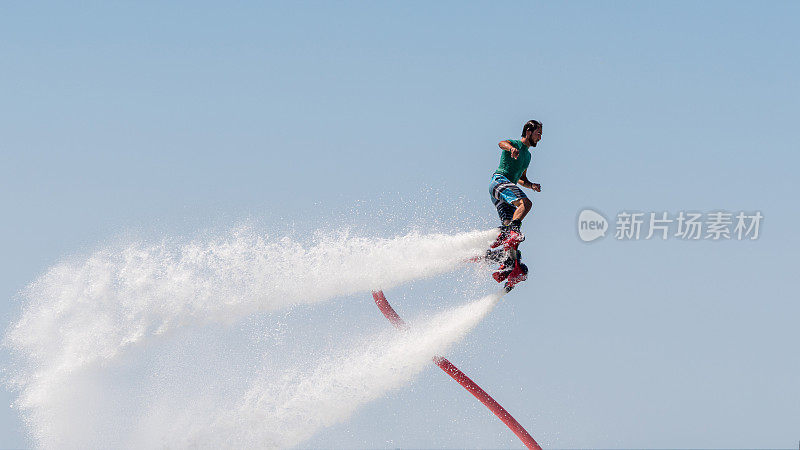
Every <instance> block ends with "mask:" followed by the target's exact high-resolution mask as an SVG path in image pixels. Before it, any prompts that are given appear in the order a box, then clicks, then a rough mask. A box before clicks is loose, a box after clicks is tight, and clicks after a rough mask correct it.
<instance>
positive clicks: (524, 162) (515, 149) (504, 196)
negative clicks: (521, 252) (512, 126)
mask: <svg viewBox="0 0 800 450" xmlns="http://www.w3.org/2000/svg"><path fill="white" fill-rule="evenodd" d="M541 139H542V123H541V122H539V121H536V120H530V121H528V122H526V123H525V125H524V126H523V127H522V139H521V140H513V139H508V140H505V141H502V142H500V143H499V144H498V145H499V146H500V148H501V149H502V152H501V153H500V166H499V167H498V168H497V170H496V171H495V172H494V174H492V182H491V184H490V185H489V194H490V195H491V196H492V202H493V203H494V206H495V207H496V208H497V213H498V214H499V215H500V220H501V221H502V223H503V226H502V227H500V236H499V237H498V243H503V244H505V245H506V246H510V247H514V248H516V246H517V245H518V244H519V243H520V242H522V241H523V240H525V236H524V235H523V234H522V232H520V229H519V228H520V226H521V225H522V219H523V218H525V216H526V215H527V214H528V212H529V211H530V210H531V206H532V203H531V201H530V200H529V199H528V197H527V196H526V195H525V194H524V193H523V192H522V189H520V188H519V187H518V186H517V183H519V184H520V185H521V186H522V187H526V188H528V189H532V190H534V191H536V192H541V190H542V187H541V185H539V184H538V183H531V182H530V180H528V165H529V164H530V162H531V152H530V150H528V149H529V148H530V147H536V144H537V143H539V140H541Z"/></svg>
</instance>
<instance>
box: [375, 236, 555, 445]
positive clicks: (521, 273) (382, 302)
mask: <svg viewBox="0 0 800 450" xmlns="http://www.w3.org/2000/svg"><path fill="white" fill-rule="evenodd" d="M518 244H519V242H517V243H516V244H514V245H512V246H511V247H513V248H510V247H509V246H505V247H507V248H505V249H498V250H489V251H488V252H487V253H486V256H484V257H483V258H480V259H482V260H488V261H495V262H499V263H500V269H498V270H497V271H496V272H495V273H494V274H492V277H493V278H494V279H495V280H496V281H497V282H498V283H502V282H503V281H505V282H506V284H505V285H504V290H505V291H506V292H508V291H510V290H511V289H513V288H514V286H515V285H516V284H517V283H519V282H521V281H524V280H525V279H526V278H527V274H528V268H527V267H526V266H525V265H524V264H522V263H521V262H520V253H519V251H518V250H517V245H518ZM498 246H499V242H498V243H495V244H493V245H492V248H495V247H498ZM503 250H505V251H503ZM474 261H477V260H474ZM372 298H374V299H375V304H376V305H378V309H380V310H381V312H382V313H383V315H384V316H386V318H387V319H389V322H391V324H392V325H394V327H395V328H397V329H401V330H402V329H404V328H406V327H408V325H407V324H406V322H405V321H404V320H403V318H402V317H400V315H399V314H397V311H395V310H394V308H392V305H390V304H389V301H388V300H386V296H385V295H383V291H372ZM433 362H434V363H435V364H436V365H437V366H439V368H440V369H442V370H443V371H444V372H445V373H446V374H448V375H450V377H451V378H453V379H454V380H456V382H457V383H458V384H460V385H461V386H463V387H464V389H466V390H467V391H468V392H469V393H470V394H472V395H473V396H475V398H477V399H478V400H480V402H481V403H483V404H484V405H485V406H486V407H487V408H489V410H490V411H491V412H492V413H494V415H495V416H497V418H498V419H500V420H501V421H502V422H503V423H504V424H506V426H507V427H508V428H509V429H510V430H511V431H513V432H514V434H516V435H517V437H518V438H519V439H520V440H521V441H522V443H523V444H525V446H526V447H528V448H529V449H532V450H533V449H535V450H541V449H542V447H540V446H539V444H538V443H536V440H534V439H533V436H531V435H530V433H528V432H527V431H526V430H525V428H524V427H523V426H522V425H520V423H519V422H517V420H516V419H514V417H512V416H511V414H509V413H508V411H506V410H505V408H503V407H502V406H500V403H497V401H496V400H495V399H493V398H492V396H491V395H489V394H488V393H487V392H486V391H484V390H483V389H481V387H480V386H478V384H477V383H475V382H474V381H472V379H471V378H470V377H468V376H467V375H466V374H465V373H464V372H462V371H461V370H459V369H458V367H456V366H455V365H454V364H453V363H451V362H450V361H448V360H447V358H445V357H443V356H434V357H433Z"/></svg>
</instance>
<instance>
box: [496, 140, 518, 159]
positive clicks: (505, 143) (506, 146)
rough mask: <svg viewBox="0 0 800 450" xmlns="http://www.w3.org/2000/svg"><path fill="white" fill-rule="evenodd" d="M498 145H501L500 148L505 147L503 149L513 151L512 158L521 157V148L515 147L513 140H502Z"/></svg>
mask: <svg viewBox="0 0 800 450" xmlns="http://www.w3.org/2000/svg"><path fill="white" fill-rule="evenodd" d="M497 145H499V146H500V148H502V149H503V151H505V152H509V153H511V157H512V158H514V159H517V158H519V149H517V147H514V146H513V145H511V142H508V141H500V143H499V144H497Z"/></svg>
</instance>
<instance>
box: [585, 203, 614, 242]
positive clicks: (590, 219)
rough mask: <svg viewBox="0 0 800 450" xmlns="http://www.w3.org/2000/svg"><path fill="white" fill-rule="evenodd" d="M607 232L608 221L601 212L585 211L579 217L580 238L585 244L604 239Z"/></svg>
mask: <svg viewBox="0 0 800 450" xmlns="http://www.w3.org/2000/svg"><path fill="white" fill-rule="evenodd" d="M606 231H608V221H607V220H606V218H605V217H603V215H602V214H600V213H599V212H597V211H593V210H591V209H584V210H583V211H581V213H580V214H579V215H578V236H579V237H580V238H581V240H582V241H583V242H591V241H593V240H595V239H598V238H601V237H604V236H605V235H606Z"/></svg>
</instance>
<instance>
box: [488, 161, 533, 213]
mask: <svg viewBox="0 0 800 450" xmlns="http://www.w3.org/2000/svg"><path fill="white" fill-rule="evenodd" d="M489 195H490V196H491V197H492V203H494V207H495V208H497V214H498V215H499V216H500V220H501V221H503V222H505V221H506V220H509V221H510V220H511V218H512V217H514V211H516V210H517V207H516V206H514V205H513V203H514V202H515V201H517V200H520V199H523V198H528V197H527V196H526V195H525V193H524V192H522V189H520V188H519V186H517V184H516V183H512V182H511V181H509V180H508V178H506V177H504V176H503V175H500V174H499V173H495V174H494V175H492V182H491V183H489Z"/></svg>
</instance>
